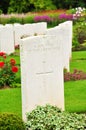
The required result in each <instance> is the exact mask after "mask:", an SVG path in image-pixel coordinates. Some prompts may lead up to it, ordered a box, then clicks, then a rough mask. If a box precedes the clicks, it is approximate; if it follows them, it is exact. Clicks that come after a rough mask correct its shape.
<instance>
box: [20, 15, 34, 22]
mask: <svg viewBox="0 0 86 130" xmlns="http://www.w3.org/2000/svg"><path fill="white" fill-rule="evenodd" d="M23 23H34V16H33V15H31V16H28V15H27V16H26V17H25V18H23Z"/></svg>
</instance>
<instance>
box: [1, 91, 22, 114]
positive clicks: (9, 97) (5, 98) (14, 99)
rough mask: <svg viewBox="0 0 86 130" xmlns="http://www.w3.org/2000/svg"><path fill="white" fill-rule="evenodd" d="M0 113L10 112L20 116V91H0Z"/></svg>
mask: <svg viewBox="0 0 86 130" xmlns="http://www.w3.org/2000/svg"><path fill="white" fill-rule="evenodd" d="M0 112H12V113H17V114H18V115H19V116H21V89H20V88H13V89H4V90H0Z"/></svg>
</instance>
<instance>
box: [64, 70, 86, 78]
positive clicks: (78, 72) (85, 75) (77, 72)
mask: <svg viewBox="0 0 86 130" xmlns="http://www.w3.org/2000/svg"><path fill="white" fill-rule="evenodd" d="M85 79H86V73H85V72H83V71H81V70H77V69H74V72H72V73H70V72H64V81H71V80H73V81H74V80H85Z"/></svg>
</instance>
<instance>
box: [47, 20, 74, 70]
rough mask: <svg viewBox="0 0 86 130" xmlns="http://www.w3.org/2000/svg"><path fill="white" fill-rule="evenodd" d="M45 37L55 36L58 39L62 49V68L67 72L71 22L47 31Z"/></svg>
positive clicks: (70, 43)
mask: <svg viewBox="0 0 86 130" xmlns="http://www.w3.org/2000/svg"><path fill="white" fill-rule="evenodd" d="M46 35H55V36H57V37H58V39H59V41H60V44H61V47H62V55H63V66H64V68H66V69H67V70H68V71H69V70H70V67H69V66H70V57H71V49H72V22H71V21H68V22H64V23H61V24H60V25H59V26H56V27H54V28H50V29H47V31H46Z"/></svg>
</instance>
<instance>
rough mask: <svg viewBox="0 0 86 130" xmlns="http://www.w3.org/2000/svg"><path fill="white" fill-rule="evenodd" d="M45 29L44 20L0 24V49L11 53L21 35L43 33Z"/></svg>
mask: <svg viewBox="0 0 86 130" xmlns="http://www.w3.org/2000/svg"><path fill="white" fill-rule="evenodd" d="M46 29H47V23H46V22H40V23H33V24H24V25H21V24H17V23H15V24H6V25H0V51H4V52H6V53H7V54H11V53H13V52H14V51H15V46H16V45H19V41H20V39H21V38H22V37H26V36H32V35H40V34H44V33H45V31H46Z"/></svg>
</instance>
